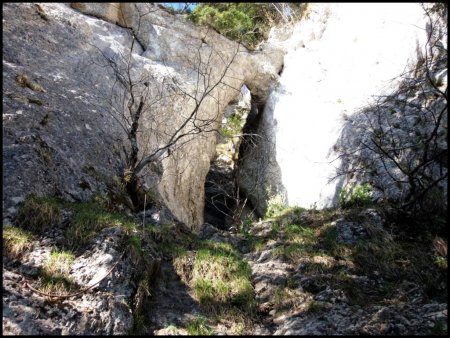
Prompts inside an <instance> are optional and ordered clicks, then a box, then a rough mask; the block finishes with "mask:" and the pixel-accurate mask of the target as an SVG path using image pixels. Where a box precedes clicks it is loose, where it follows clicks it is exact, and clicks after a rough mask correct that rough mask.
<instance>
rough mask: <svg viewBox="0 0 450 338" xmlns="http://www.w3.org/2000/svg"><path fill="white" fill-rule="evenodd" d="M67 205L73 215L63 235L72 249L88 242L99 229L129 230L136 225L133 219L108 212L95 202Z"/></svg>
mask: <svg viewBox="0 0 450 338" xmlns="http://www.w3.org/2000/svg"><path fill="white" fill-rule="evenodd" d="M69 207H70V208H71V209H72V210H73V216H72V219H71V222H70V224H69V226H68V227H67V229H66V230H65V237H66V240H67V244H68V245H69V247H70V248H71V249H74V250H76V249H78V248H80V247H82V246H83V245H85V244H86V243H87V242H89V241H90V240H91V239H92V238H94V236H95V235H96V234H97V233H98V232H99V231H100V230H101V229H104V228H107V227H122V228H124V229H126V230H128V231H130V230H133V229H136V228H137V227H138V224H137V223H136V222H135V220H134V219H132V218H129V217H125V216H122V215H121V214H119V213H116V212H110V211H108V210H106V209H105V208H104V207H102V206H101V205H99V204H98V203H95V202H82V203H74V204H71V205H69ZM131 241H133V240H131ZM130 244H133V243H130ZM134 244H137V243H134Z"/></svg>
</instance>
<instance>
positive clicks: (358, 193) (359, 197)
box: [339, 183, 372, 208]
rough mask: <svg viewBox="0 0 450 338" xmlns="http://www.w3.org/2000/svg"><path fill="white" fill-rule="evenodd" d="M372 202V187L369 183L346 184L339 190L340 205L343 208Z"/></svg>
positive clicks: (366, 204)
mask: <svg viewBox="0 0 450 338" xmlns="http://www.w3.org/2000/svg"><path fill="white" fill-rule="evenodd" d="M370 204H372V187H371V186H370V185H369V184H368V183H365V184H362V185H356V186H346V187H344V188H342V189H341V191H340V192H339V205H340V206H341V207H342V208H351V207H358V206H368V205H370Z"/></svg>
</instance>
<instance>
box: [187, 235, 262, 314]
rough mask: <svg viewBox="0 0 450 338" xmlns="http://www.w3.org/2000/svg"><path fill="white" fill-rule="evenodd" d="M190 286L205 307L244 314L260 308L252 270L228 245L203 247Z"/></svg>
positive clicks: (213, 244) (207, 243)
mask: <svg viewBox="0 0 450 338" xmlns="http://www.w3.org/2000/svg"><path fill="white" fill-rule="evenodd" d="M190 284H191V285H192V286H193V288H194V291H195V295H196V298H197V299H198V300H199V301H200V303H201V304H202V305H205V306H211V305H214V306H216V307H217V306H228V307H229V306H235V307H237V308H239V309H241V310H243V311H252V309H253V308H254V307H255V306H256V303H255V299H254V291H253V287H252V284H251V268H250V266H249V264H248V263H247V262H246V261H244V260H243V259H242V258H241V257H240V255H239V254H238V253H237V252H236V250H235V249H234V248H233V247H232V246H231V245H230V244H228V243H220V242H214V241H203V242H201V243H200V248H199V250H198V251H197V254H196V257H195V262H194V265H193V270H192V280H191V282H190Z"/></svg>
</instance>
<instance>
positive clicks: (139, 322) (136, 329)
mask: <svg viewBox="0 0 450 338" xmlns="http://www.w3.org/2000/svg"><path fill="white" fill-rule="evenodd" d="M144 322H145V319H144V316H143V315H141V314H134V315H133V330H132V332H133V334H139V333H141V332H142V329H143V328H144Z"/></svg>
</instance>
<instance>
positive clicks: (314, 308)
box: [307, 301, 326, 313]
mask: <svg viewBox="0 0 450 338" xmlns="http://www.w3.org/2000/svg"><path fill="white" fill-rule="evenodd" d="M325 309H326V306H325V305H323V304H322V303H319V302H316V301H311V302H310V303H309V304H308V308H307V311H308V312H309V313H320V312H323V311H324V310H325Z"/></svg>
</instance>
